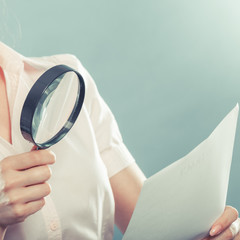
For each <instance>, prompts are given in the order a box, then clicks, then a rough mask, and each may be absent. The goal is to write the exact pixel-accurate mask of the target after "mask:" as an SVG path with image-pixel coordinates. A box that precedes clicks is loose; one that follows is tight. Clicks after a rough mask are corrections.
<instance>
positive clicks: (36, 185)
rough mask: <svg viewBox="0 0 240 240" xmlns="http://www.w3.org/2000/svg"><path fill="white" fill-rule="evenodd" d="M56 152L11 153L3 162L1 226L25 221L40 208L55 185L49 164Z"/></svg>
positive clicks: (1, 172) (1, 170)
mask: <svg viewBox="0 0 240 240" xmlns="http://www.w3.org/2000/svg"><path fill="white" fill-rule="evenodd" d="M54 162H55V155H54V154H53V153H52V152H49V151H48V150H39V151H32V152H29V153H23V154H19V155H15V156H10V157H7V158H5V159H3V160H2V161H1V162H0V226H7V225H10V224H15V223H18V222H21V221H23V220H24V219H25V218H26V217H28V216H29V215H31V214H33V213H35V212H37V211H39V210H40V209H41V208H42V207H43V205H44V197H46V196H47V195H49V194H50V191H51V188H50V186H49V184H48V183H46V181H47V180H48V179H49V178H50V176H51V170H50V168H49V166H48V165H49V164H53V163H54Z"/></svg>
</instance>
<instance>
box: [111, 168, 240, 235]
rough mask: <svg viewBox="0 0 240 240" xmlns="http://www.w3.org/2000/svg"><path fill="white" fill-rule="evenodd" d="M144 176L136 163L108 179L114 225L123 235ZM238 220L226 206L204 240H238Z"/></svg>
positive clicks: (233, 211) (235, 212)
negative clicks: (113, 203) (112, 199)
mask: <svg viewBox="0 0 240 240" xmlns="http://www.w3.org/2000/svg"><path fill="white" fill-rule="evenodd" d="M145 179H146V178H145V176H144V174H143V173H142V171H141V170H140V169H139V167H138V166H137V164H136V163H132V164H131V165H130V166H129V167H127V168H125V169H123V170H122V171H120V172H119V173H117V174H116V175H114V176H113V177H111V178H110V183H111V186H112V190H113V195H114V199H115V223H116V225H117V226H118V228H119V229H120V230H121V232H122V233H123V234H124V233H125V231H126V229H127V226H128V223H129V221H130V219H131V216H132V213H133V211H134V208H135V205H136V203H137V199H138V196H139V194H140V191H141V188H142V186H143V182H144V181H145ZM239 229H240V220H239V218H238V212H237V210H236V209H235V208H233V207H230V206H227V207H226V208H225V211H224V212H223V214H222V216H221V217H220V218H219V219H218V220H217V221H216V222H215V223H214V224H213V226H212V228H211V230H210V233H209V236H208V237H207V238H204V240H240V233H239Z"/></svg>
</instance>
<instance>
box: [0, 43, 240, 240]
mask: <svg viewBox="0 0 240 240" xmlns="http://www.w3.org/2000/svg"><path fill="white" fill-rule="evenodd" d="M57 64H66V65H69V66H70V67H72V68H74V69H76V70H78V71H79V72H80V73H81V74H82V76H83V78H84V80H85V84H86V96H85V101H84V106H83V108H82V111H81V113H80V116H79V118H78V121H77V122H76V124H75V125H74V127H73V128H72V130H71V131H70V133H68V135H67V136H66V137H65V138H64V139H63V140H61V141H60V142H59V143H57V144H56V145H54V146H53V147H52V148H51V151H48V150H40V151H30V150H31V149H32V145H31V144H30V143H28V142H26V140H25V139H23V137H22V136H21V133H20V130H19V122H20V120H19V119H20V113H21V108H22V105H23V102H24V100H25V97H26V95H27V93H28V91H29V89H30V88H31V86H32V85H33V83H34V81H35V80H36V79H37V78H38V77H39V76H40V75H41V74H42V73H43V72H44V71H46V70H47V69H48V68H50V67H52V66H54V65H57ZM0 67H1V68H0V159H1V162H0V170H1V171H0V236H1V239H6V240H8V239H11V240H14V239H18V240H21V239H24V240H27V239H31V240H32V239H71V240H72V239H91V240H93V239H112V236H113V224H114V212H115V222H116V224H117V226H118V227H119V229H120V230H121V231H122V232H123V233H124V232H125V230H126V228H127V226H128V223H129V220H130V218H131V215H132V212H133V210H134V207H135V204H136V201H137V199H138V196H139V193H140V190H141V187H142V185H143V182H144V180H145V177H144V175H143V173H142V172H141V170H140V169H139V168H138V166H137V164H136V163H135V161H134V159H133V158H132V156H131V154H130V153H129V152H128V150H127V148H126V147H125V145H124V143H123V142H122V138H121V135H120V132H119V129H118V126H117V123H116V121H115V119H114V117H113V115H112V113H111V111H110V110H109V108H108V107H107V105H106V104H105V102H104V101H103V100H102V98H101V97H100V95H99V93H98V91H97V88H96V86H95V83H94V81H93V80H92V78H91V77H90V75H89V74H88V72H87V71H86V70H85V69H84V68H83V66H82V65H81V64H80V62H79V61H78V60H77V59H76V58H75V57H74V56H72V55H57V56H51V57H43V58H26V57H24V56H22V55H20V54H18V53H16V52H15V51H13V50H12V49H10V48H9V47H7V46H6V45H4V44H3V43H0ZM49 165H51V170H50V168H49ZM47 181H48V182H47ZM49 183H50V185H51V188H50V185H49ZM51 189H52V191H51ZM50 192H51V194H50ZM49 194H50V195H49ZM206 197H207V196H206ZM236 219H238V213H237V211H236V210H235V209H234V208H232V207H226V209H225V211H224V213H223V215H222V216H221V217H220V218H219V219H218V220H217V221H216V222H215V224H214V225H213V227H212V229H211V231H210V233H209V234H210V236H211V237H210V236H209V237H207V238H206V239H235V240H237V239H240V234H239V233H238V232H239V226H238V225H239V224H238V220H237V221H236ZM173 231H174V229H173Z"/></svg>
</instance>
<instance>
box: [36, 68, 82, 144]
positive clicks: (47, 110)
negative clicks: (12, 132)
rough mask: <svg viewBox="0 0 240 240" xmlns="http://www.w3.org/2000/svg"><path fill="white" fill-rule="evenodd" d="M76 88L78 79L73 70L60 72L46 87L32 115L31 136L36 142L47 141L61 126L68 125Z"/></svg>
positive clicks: (76, 93)
mask: <svg viewBox="0 0 240 240" xmlns="http://www.w3.org/2000/svg"><path fill="white" fill-rule="evenodd" d="M78 88H79V80H78V77H77V75H76V74H75V73H74V72H67V73H65V74H62V75H61V76H59V77H58V78H56V79H55V80H54V81H53V82H52V83H51V84H50V85H49V86H48V87H47V89H46V90H45V92H44V94H43V95H42V96H41V98H40V100H39V102H38V104H37V107H36V109H35V112H34V115H33V121H32V136H33V139H34V141H35V143H36V144H43V143H45V142H47V141H49V139H51V138H53V137H54V136H55V135H56V133H58V132H59V131H60V130H61V129H62V128H63V127H66V128H67V127H68V126H67V125H68V119H69V117H70V115H71V113H72V112H73V109H74V106H75V104H76V101H77V99H78V97H79V91H78ZM69 124H71V123H69ZM64 125H65V126H64Z"/></svg>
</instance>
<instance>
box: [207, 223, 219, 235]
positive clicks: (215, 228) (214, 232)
mask: <svg viewBox="0 0 240 240" xmlns="http://www.w3.org/2000/svg"><path fill="white" fill-rule="evenodd" d="M221 230H222V227H221V225H216V226H214V227H213V228H212V229H211V231H210V233H209V234H210V236H212V237H213V236H216V235H217V234H219V233H220V232H221Z"/></svg>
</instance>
